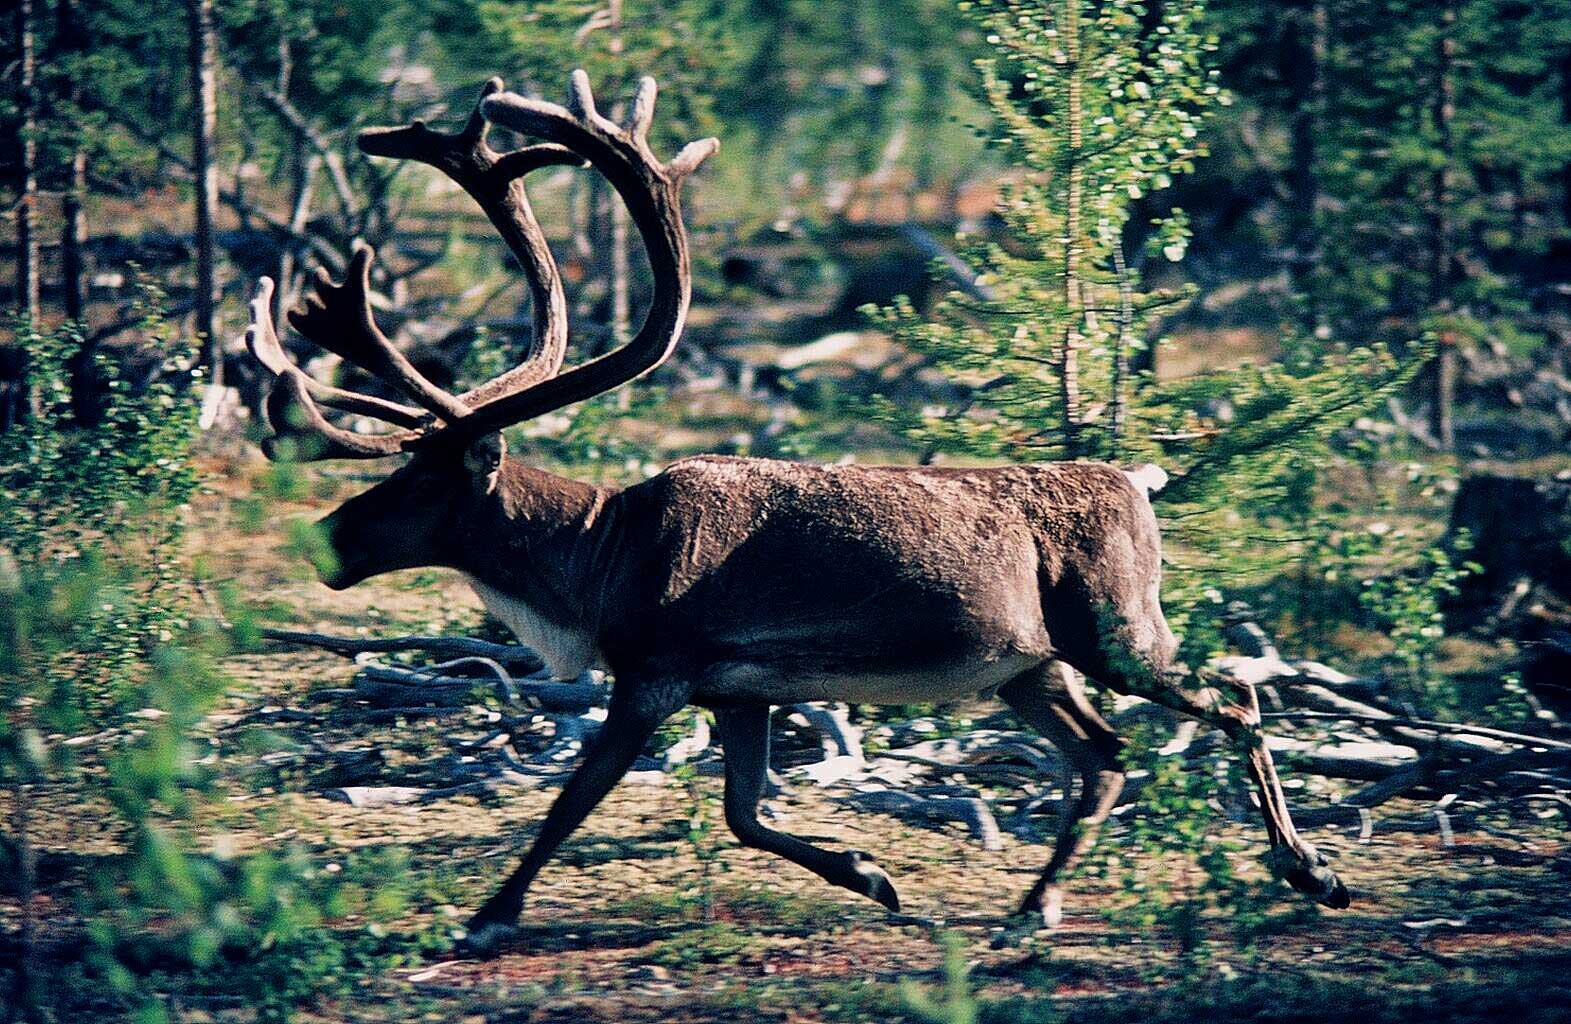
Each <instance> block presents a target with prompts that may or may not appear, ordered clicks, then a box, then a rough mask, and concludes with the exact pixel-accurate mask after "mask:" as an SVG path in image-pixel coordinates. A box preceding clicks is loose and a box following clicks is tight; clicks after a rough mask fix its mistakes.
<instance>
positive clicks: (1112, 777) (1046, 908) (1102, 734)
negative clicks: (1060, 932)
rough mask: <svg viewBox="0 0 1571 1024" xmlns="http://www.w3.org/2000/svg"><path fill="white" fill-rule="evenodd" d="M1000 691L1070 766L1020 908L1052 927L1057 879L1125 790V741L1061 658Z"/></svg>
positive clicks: (1059, 902)
mask: <svg viewBox="0 0 1571 1024" xmlns="http://www.w3.org/2000/svg"><path fill="white" fill-rule="evenodd" d="M998 696H999V699H1001V700H1002V701H1003V702H1004V703H1005V704H1008V705H1009V706H1010V708H1012V709H1013V710H1014V711H1015V713H1016V714H1018V715H1019V716H1020V717H1021V718H1023V719H1025V720H1026V722H1027V723H1028V724H1029V725H1030V726H1031V727H1032V728H1033V729H1035V730H1036V731H1037V732H1039V733H1041V734H1042V735H1043V736H1045V737H1046V738H1047V739H1048V740H1050V741H1051V742H1052V743H1053V745H1054V746H1056V747H1057V748H1058V749H1059V751H1060V752H1061V753H1062V754H1063V756H1064V758H1065V759H1066V760H1067V761H1068V762H1069V766H1070V772H1069V776H1068V778H1067V779H1066V787H1065V794H1064V796H1065V799H1064V811H1063V813H1062V815H1061V817H1060V819H1059V823H1058V839H1057V842H1056V843H1055V844H1054V846H1053V853H1052V856H1051V857H1050V858H1049V859H1048V862H1047V866H1046V867H1045V868H1044V869H1043V870H1042V874H1041V876H1040V877H1038V879H1037V881H1036V884H1034V885H1033V886H1032V887H1031V889H1030V891H1029V892H1027V893H1026V895H1025V898H1024V899H1023V900H1022V901H1021V903H1020V909H1019V910H1018V911H1017V914H1018V915H1020V916H1023V917H1031V918H1037V919H1040V920H1041V922H1042V923H1044V924H1046V925H1047V926H1048V927H1054V926H1056V925H1057V924H1058V923H1059V920H1060V918H1061V917H1062V914H1063V909H1062V908H1063V893H1062V890H1061V889H1060V887H1059V885H1058V879H1059V878H1060V877H1061V876H1062V875H1063V874H1064V872H1065V871H1067V870H1068V869H1069V868H1070V867H1072V866H1073V864H1074V862H1075V861H1076V860H1077V859H1078V858H1079V857H1081V856H1083V855H1084V854H1085V853H1086V851H1088V850H1089V849H1090V848H1091V846H1092V845H1093V844H1094V843H1095V842H1096V837H1097V833H1098V832H1099V831H1100V829H1101V826H1102V823H1103V822H1104V821H1106V820H1107V816H1108V814H1109V813H1111V812H1112V810H1113V805H1114V804H1116V803H1117V802H1118V796H1119V794H1120V793H1122V792H1123V789H1124V770H1123V767H1122V765H1121V764H1120V763H1119V760H1118V751H1119V748H1120V747H1121V746H1122V743H1123V741H1122V740H1120V739H1119V738H1118V734H1117V733H1115V732H1114V731H1113V729H1112V727H1111V726H1109V725H1108V724H1107V722H1106V721H1104V720H1103V718H1102V716H1101V715H1099V714H1097V711H1096V709H1095V708H1093V707H1092V706H1091V703H1090V702H1089V701H1088V700H1086V696H1085V689H1084V686H1083V684H1082V683H1081V681H1080V679H1079V678H1078V677H1077V676H1076V675H1075V673H1074V670H1073V669H1071V668H1070V667H1069V666H1068V665H1066V664H1064V663H1063V662H1060V661H1052V662H1047V663H1046V664H1044V665H1041V666H1039V667H1037V668H1034V669H1031V670H1030V671H1029V672H1025V673H1023V674H1021V675H1019V676H1016V677H1015V678H1014V679H1012V680H1010V681H1009V682H1008V683H1005V684H1004V686H1003V687H1001V688H1000V689H999V691H998ZM1076 776H1078V779H1079V784H1080V785H1079V790H1080V793H1079V797H1078V799H1074V800H1071V799H1070V797H1071V793H1070V792H1069V788H1068V785H1067V783H1068V782H1069V781H1072V780H1073V779H1074V777H1076Z"/></svg>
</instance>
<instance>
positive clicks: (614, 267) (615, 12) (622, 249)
mask: <svg viewBox="0 0 1571 1024" xmlns="http://www.w3.org/2000/svg"><path fill="white" fill-rule="evenodd" d="M610 11H611V45H610V49H611V54H612V56H620V55H621V53H622V0H611V3H610ZM625 109H626V104H624V103H620V102H619V103H617V104H616V105H615V107H614V108H613V110H612V117H613V118H614V119H615V120H616V121H617V122H619V123H620V122H621V120H622V118H623V116H624V112H625ZM630 273H631V270H630V268H629V266H628V262H627V207H626V206H625V205H624V204H623V203H622V202H621V201H620V199H619V198H618V197H617V196H616V195H614V194H613V195H612V196H611V344H613V345H616V346H618V347H620V346H622V345H625V344H627V341H628V339H629V338H631V337H632V336H633V332H632V329H631V327H630V326H629V324H628V319H629V309H628V307H629V298H628V291H629V288H630V283H629V281H628V277H629V274H630ZM628 394H629V393H628V390H627V389H626V388H623V389H622V395H621V397H622V398H624V399H625V398H626V397H628Z"/></svg>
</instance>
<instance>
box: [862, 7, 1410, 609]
mask: <svg viewBox="0 0 1571 1024" xmlns="http://www.w3.org/2000/svg"><path fill="white" fill-rule="evenodd" d="M976 9H977V11H978V16H979V17H980V19H981V23H982V25H983V27H984V29H985V30H986V32H987V34H988V35H987V39H988V43H989V44H990V46H991V47H992V48H993V50H994V56H992V57H990V58H988V59H986V60H984V61H982V62H981V71H982V82H983V88H984V91H985V95H986V98H987V101H988V104H989V106H990V107H991V109H992V111H993V113H994V115H995V117H996V126H995V127H994V129H993V130H992V131H991V132H990V133H989V136H988V138H989V142H990V143H991V144H992V145H994V146H996V147H998V148H999V149H1000V150H1001V151H1002V152H1003V153H1004V154H1005V156H1006V157H1007V159H1008V160H1009V162H1010V163H1011V164H1012V165H1013V167H1014V169H1015V171H1014V173H1015V177H1014V178H1012V179H1011V180H1010V181H1009V182H1008V184H1007V185H1006V187H1005V191H1004V194H1003V197H1002V200H1001V203H1000V206H999V212H1000V214H1001V215H1002V216H1003V217H1004V219H1005V221H1006V222H1007V224H1008V227H1009V237H1008V240H1007V241H1006V242H1005V244H1002V245H997V246H985V245H984V246H977V247H974V248H973V249H972V250H971V258H972V260H973V267H974V269H976V271H977V272H978V273H979V274H980V275H981V280H983V281H985V282H986V284H987V285H988V286H989V288H991V289H992V291H993V293H994V295H995V297H994V298H993V299H991V300H988V301H979V300H976V299H972V298H967V297H964V296H961V295H959V294H955V295H951V296H950V297H949V298H948V300H946V302H945V303H943V304H942V305H941V306H940V307H939V308H938V309H937V310H936V311H935V313H934V314H933V315H932V316H931V317H930V318H928V319H923V318H921V317H918V316H917V315H916V314H915V312H914V311H913V309H912V307H911V306H910V305H909V304H906V303H902V304H897V305H896V306H895V307H893V308H891V309H887V310H885V311H884V312H883V314H882V319H883V322H885V323H886V324H888V325H889V326H890V327H892V328H893V329H894V330H895V332H896V334H897V336H898V337H899V338H900V340H901V341H903V342H904V343H905V344H906V345H908V346H909V347H911V348H912V349H914V350H915V351H917V352H919V353H921V354H922V355H924V356H926V357H928V358H929V359H931V360H933V361H934V362H935V363H936V365H937V366H938V367H939V368H940V369H941V370H942V371H943V372H944V373H945V374H946V376H948V377H949V378H950V381H951V382H952V384H954V385H955V386H956V387H957V388H958V389H959V391H960V393H961V394H963V396H964V397H963V399H961V400H960V401H959V402H957V403H955V404H952V405H948V406H945V407H931V406H929V407H925V408H915V407H912V406H911V405H901V404H899V403H896V402H892V401H887V400H886V401H885V402H884V403H883V404H882V409H883V412H884V414H885V416H886V418H887V420H888V422H890V423H892V424H893V425H894V426H896V427H897V428H898V429H900V430H902V431H904V432H905V433H906V435H907V436H908V437H910V438H912V439H913V440H914V441H916V442H917V443H919V444H920V445H922V446H923V447H924V448H925V449H926V450H927V451H929V452H930V453H932V454H933V455H935V456H937V455H943V454H948V455H951V456H956V457H965V458H984V459H1000V458H1002V459H1008V460H1012V461H1031V460H1037V459H1044V458H1063V457H1091V458H1110V459H1116V460H1120V461H1129V460H1135V459H1139V460H1150V461H1154V462H1156V463H1158V464H1160V465H1162V466H1163V467H1164V468H1165V469H1166V470H1167V471H1168V472H1169V473H1170V475H1171V476H1172V481H1171V483H1170V484H1169V486H1168V489H1167V491H1166V492H1165V493H1164V494H1163V495H1162V499H1163V503H1162V507H1161V509H1160V510H1159V511H1163V512H1164V513H1165V514H1167V515H1168V516H1169V523H1170V534H1171V535H1172V536H1174V537H1175V538H1177V539H1178V540H1180V542H1181V543H1182V544H1183V546H1184V548H1187V549H1188V550H1189V551H1191V552H1193V553H1194V555H1193V556H1192V557H1191V558H1189V559H1188V560H1189V561H1191V562H1193V561H1194V559H1195V558H1198V559H1199V560H1200V562H1201V563H1203V564H1205V565H1206V566H1207V571H1208V573H1209V572H1211V571H1212V570H1214V569H1215V568H1216V567H1217V566H1218V565H1222V564H1226V565H1227V566H1228V567H1229V568H1231V569H1232V570H1234V571H1237V572H1240V573H1243V572H1252V571H1262V570H1263V568H1264V567H1265V566H1267V565H1269V564H1271V563H1276V562H1280V561H1281V560H1282V559H1285V558H1286V557H1288V555H1289V554H1290V552H1291V550H1292V548H1291V546H1290V545H1278V544H1271V543H1261V540H1262V537H1263V536H1265V535H1269V534H1270V533H1271V529H1272V527H1273V526H1281V525H1285V523H1286V521H1287V519H1288V518H1289V515H1288V512H1289V509H1296V510H1299V511H1303V510H1305V509H1306V508H1307V505H1308V502H1309V497H1308V496H1309V494H1310V493H1311V492H1312V489H1313V479H1314V472H1315V466H1316V465H1317V462H1318V460H1317V456H1318V454H1319V453H1321V452H1322V451H1323V450H1324V446H1325V445H1326V444H1327V442H1328V439H1329V437H1330V435H1331V434H1332V433H1333V432H1334V431H1335V430H1336V429H1337V428H1339V427H1341V426H1343V425H1344V424H1346V423H1348V422H1350V421H1351V420H1352V419H1353V418H1354V417H1355V416H1356V415H1358V414H1359V413H1360V412H1362V411H1363V410H1365V409H1367V408H1369V407H1371V406H1373V405H1375V404H1376V403H1378V402H1379V401H1380V400H1381V399H1382V398H1383V396H1384V395H1385V394H1387V393H1389V392H1390V391H1391V390H1392V389H1394V388H1395V387H1397V386H1399V385H1400V384H1401V383H1402V382H1403V381H1405V380H1406V379H1407V378H1408V377H1410V376H1411V373H1412V372H1413V364H1412V361H1409V362H1408V363H1406V364H1401V365H1399V364H1398V363H1397V362H1396V361H1395V360H1393V359H1392V358H1391V357H1390V356H1389V355H1388V354H1387V353H1386V352H1385V350H1384V349H1382V348H1378V347H1377V348H1374V349H1367V350H1363V351H1360V352H1357V353H1354V354H1351V355H1348V354H1344V353H1342V352H1340V351H1338V350H1337V349H1335V348H1333V347H1332V346H1330V345H1328V344H1325V343H1320V342H1316V341H1314V340H1312V339H1288V343H1287V348H1288V352H1287V355H1286V357H1285V358H1284V359H1283V360H1282V361H1281V362H1280V363H1278V364H1272V365H1265V366H1258V367H1247V366H1246V367H1239V368H1236V369H1227V368H1220V367H1219V368H1216V369H1214V370H1213V371H1211V372H1208V373H1205V374H1202V375H1200V376H1198V377H1195V378H1191V379H1186V380H1180V381H1166V382H1163V381H1157V380H1155V379H1154V378H1152V377H1151V376H1150V375H1145V376H1144V377H1142V378H1141V379H1140V380H1138V381H1134V380H1131V378H1130V374H1129V373H1128V371H1127V367H1126V364H1125V356H1126V354H1127V352H1128V350H1129V349H1130V348H1131V347H1133V346H1136V345H1143V344H1147V343H1148V342H1147V341H1146V339H1145V335H1146V331H1147V326H1148V323H1149V321H1150V314H1151V313H1152V311H1154V310H1156V309H1159V308H1161V307H1163V306H1165V305H1170V304H1172V303H1174V302H1176V301H1179V300H1181V299H1182V298H1183V296H1182V295H1181V294H1177V293H1173V292H1164V291H1160V290H1148V289H1146V288H1145V287H1143V285H1142V284H1141V281H1140V278H1139V274H1138V272H1137V268H1136V265H1135V264H1134V261H1133V260H1131V259H1130V258H1129V254H1128V253H1127V252H1126V251H1125V248H1126V246H1127V245H1128V242H1129V239H1130V238H1131V237H1132V236H1133V235H1134V231H1133V230H1132V228H1134V227H1136V226H1139V227H1141V228H1144V229H1146V231H1145V234H1146V236H1147V247H1148V248H1150V249H1152V250H1154V251H1155V254H1156V255H1157V258H1159V259H1163V260H1167V261H1172V262H1177V261H1178V260H1180V259H1182V258H1183V256H1184V253H1185V249H1186V246H1187V243H1188V227H1187V222H1186V219H1185V218H1184V215H1183V214H1182V213H1181V212H1180V211H1178V210H1176V209H1172V208H1171V207H1169V213H1168V214H1167V215H1166V216H1165V217H1161V218H1158V219H1156V221H1155V223H1152V224H1149V225H1134V224H1132V223H1131V220H1132V218H1133V217H1134V216H1135V213H1136V211H1137V210H1140V209H1150V208H1161V207H1162V206H1164V205H1166V204H1163V203H1160V202H1158V201H1157V200H1156V199H1153V198H1149V195H1150V193H1160V192H1161V190H1162V189H1164V188H1167V187H1168V186H1169V185H1171V184H1172V181H1173V179H1174V178H1175V177H1176V176H1177V175H1179V174H1183V173H1186V172H1188V171H1190V170H1191V169H1192V167H1193V163H1194V161H1195V160H1196V158H1198V157H1199V156H1201V155H1202V154H1203V152H1204V147H1203V143H1202V142H1201V141H1200V132H1201V129H1202V127H1203V125H1204V122H1205V121H1206V119H1207V118H1208V117H1210V116H1211V115H1212V114H1213V113H1214V111H1215V109H1216V107H1217V106H1219V105H1220V104H1221V103H1222V101H1223V99H1224V97H1223V95H1222V93H1221V91H1220V89H1219V87H1218V85H1217V82H1216V76H1215V73H1214V72H1213V71H1212V70H1210V69H1209V67H1208V66H1207V65H1208V55H1209V54H1210V53H1211V52H1212V50H1213V48H1214V41H1213V40H1211V39H1210V38H1209V37H1208V36H1207V35H1206V34H1205V30H1204V28H1203V23H1202V21H1201V18H1202V15H1203V5H1202V3H1200V2H1199V0H1171V2H1167V3H1163V4H1160V5H1155V4H1152V5H1147V4H1145V3H1141V2H1137V0H1114V2H1110V3H1096V4H1093V3H1089V2H1086V0H1058V2H1055V3H1049V4H1043V5H1036V4H1025V3H1011V2H1005V0H999V2H993V3H987V4H977V5H976ZM1158 198H1159V197H1158ZM1141 201H1144V202H1145V203H1146V204H1147V205H1146V206H1144V207H1142V206H1139V205H1137V203H1139V202H1141ZM1412 350H1413V351H1414V352H1415V353H1421V352H1423V351H1427V349H1426V348H1425V346H1424V345H1423V344H1422V343H1419V342H1414V344H1413V346H1412ZM1224 408H1225V409H1226V414H1223V413H1222V412H1220V411H1212V410H1221V409H1224ZM1246 556H1248V557H1246ZM1209 578H1210V579H1213V580H1214V579H1216V578H1218V577H1216V576H1215V575H1211V576H1209ZM1198 579H1199V577H1198V576H1194V575H1191V576H1189V577H1188V578H1187V582H1189V583H1194V582H1195V581H1196V580H1198Z"/></svg>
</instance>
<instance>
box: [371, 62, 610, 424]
mask: <svg viewBox="0 0 1571 1024" xmlns="http://www.w3.org/2000/svg"><path fill="white" fill-rule="evenodd" d="M501 91H502V80H501V79H500V78H492V79H490V80H488V81H487V82H486V83H485V85H484V86H483V87H482V88H481V90H480V96H479V99H478V100H476V102H475V107H474V110H473V111H472V112H471V113H470V115H469V120H468V121H467V122H466V123H465V124H464V127H463V128H462V129H460V130H459V131H457V132H452V133H448V132H439V131H434V130H432V129H430V128H428V127H426V125H425V123H424V122H422V121H415V122H414V123H413V124H412V125H408V126H404V127H396V128H368V129H366V130H365V131H363V132H361V133H360V137H359V144H360V148H361V150H362V151H364V152H365V153H368V154H370V155H371V156H384V157H394V158H398V159H404V160H417V161H419V162H420V163H424V164H428V165H429V166H431V167H435V168H436V169H437V170H439V171H441V172H442V173H443V174H446V175H447V176H448V177H449V178H451V179H452V180H453V181H454V182H456V183H457V184H458V185H459V186H460V187H461V188H463V190H464V191H465V192H467V193H469V195H470V197H471V198H472V199H474V201H475V202H476V203H478V204H479V206H480V209H481V210H482V211H484V212H485V215H486V216H487V217H488V218H489V219H490V221H491V223H492V225H493V226H494V227H495V228H496V230H497V232H498V233H499V234H500V235H501V236H502V239H503V240H504V241H505V242H506V243H507V246H508V248H509V249H510V250H512V253H513V256H514V258H515V259H517V260H518V263H519V266H521V267H522V268H523V271H524V278H525V280H526V281H527V282H528V284H529V289H530V298H531V300H532V303H533V307H534V342H533V345H532V346H531V349H530V351H529V353H527V354H526V355H525V357H524V359H523V360H522V361H521V362H520V363H519V364H518V365H517V366H515V367H514V368H513V369H511V370H509V371H507V372H506V373H504V374H502V375H501V376H500V377H498V378H496V379H494V380H491V381H488V382H487V383H485V384H482V385H481V386H480V387H478V388H475V389H474V390H472V391H469V392H467V393H465V394H463V395H460V396H458V400H459V401H461V402H463V403H464V404H465V406H475V405H480V404H483V403H484V402H486V401H489V400H491V399H492V398H494V397H495V396H496V395H498V394H501V393H503V392H505V391H508V390H511V389H513V388H517V387H527V386H528V385H530V384H533V383H535V382H536V381H539V380H544V379H545V378H547V377H551V376H554V375H555V374H556V372H557V371H558V370H560V369H561V366H562V359H563V357H564V356H566V354H567V300H566V298H565V297H564V295H563V293H562V282H561V276H560V275H559V274H558V273H557V268H556V260H555V259H554V258H553V257H552V255H551V248H550V245H549V243H548V242H547V241H546V237H545V232H544V231H542V230H541V228H540V224H539V223H538V222H537V221H536V220H535V217H534V211H533V210H532V209H531V208H530V205H529V197H528V195H527V194H526V193H525V191H524V184H523V181H522V178H523V177H524V175H526V174H528V173H529V172H530V171H533V170H537V169H539V168H541V167H550V166H553V165H579V166H581V165H582V164H583V162H584V161H583V158H582V157H580V156H578V155H576V154H575V153H573V152H572V151H571V150H569V149H568V148H566V147H565V146H559V145H554V144H551V143H541V144H536V145H532V146H524V147H522V148H520V149H515V150H512V151H510V152H507V153H497V152H496V150H494V149H493V148H492V147H491V145H490V143H489V142H487V140H486V136H487V134H488V133H489V130H490V123H489V122H488V121H487V120H486V118H485V115H484V112H483V108H484V103H485V101H486V100H487V99H488V98H490V97H491V96H494V95H496V94H497V93H500V92H501Z"/></svg>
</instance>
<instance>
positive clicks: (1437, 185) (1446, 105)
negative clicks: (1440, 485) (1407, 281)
mask: <svg viewBox="0 0 1571 1024" xmlns="http://www.w3.org/2000/svg"><path fill="white" fill-rule="evenodd" d="M1456 14H1457V5H1456V3H1455V2H1454V0H1453V2H1449V3H1447V4H1446V5H1445V7H1444V8H1442V10H1441V12H1440V38H1439V39H1438V40H1437V41H1436V44H1435V45H1436V54H1435V57H1436V60H1435V131H1436V134H1437V135H1438V136H1439V147H1440V166H1439V168H1437V169H1436V171H1435V176H1434V197H1433V204H1434V210H1433V214H1432V218H1433V225H1432V229H1433V234H1434V265H1433V268H1432V269H1431V272H1430V276H1431V283H1432V286H1433V288H1434V294H1433V296H1432V298H1433V303H1432V305H1433V308H1434V311H1435V313H1436V314H1438V315H1439V316H1440V317H1441V318H1442V327H1441V332H1440V353H1439V355H1438V356H1436V358H1435V372H1434V379H1433V383H1434V396H1433V400H1432V401H1431V403H1430V423H1429V425H1430V431H1431V432H1432V433H1433V434H1434V436H1435V440H1436V441H1438V442H1439V444H1440V446H1441V447H1442V448H1444V449H1445V450H1447V451H1450V450H1451V448H1452V446H1453V445H1454V444H1455V442H1456V435H1455V431H1454V429H1453V414H1454V406H1455V404H1456V376H1457V351H1456V338H1455V336H1454V334H1453V332H1452V331H1451V330H1450V329H1449V325H1446V324H1444V322H1443V321H1444V319H1445V318H1446V317H1447V316H1448V315H1449V314H1450V313H1451V312H1452V301H1451V296H1452V286H1453V284H1454V283H1455V280H1454V278H1455V266H1456V253H1455V245H1456V242H1455V238H1454V237H1453V231H1454V224H1453V223H1452V217H1451V206H1452V200H1453V197H1452V191H1453V185H1454V174H1455V171H1454V169H1453V165H1454V163H1455V161H1456V138H1455V134H1454V132H1453V122H1454V121H1455V120H1456Z"/></svg>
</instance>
